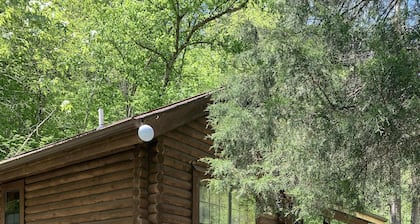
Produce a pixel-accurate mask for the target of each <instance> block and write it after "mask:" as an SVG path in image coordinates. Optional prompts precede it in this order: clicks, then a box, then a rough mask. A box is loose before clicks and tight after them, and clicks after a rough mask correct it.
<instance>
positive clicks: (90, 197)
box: [0, 94, 277, 224]
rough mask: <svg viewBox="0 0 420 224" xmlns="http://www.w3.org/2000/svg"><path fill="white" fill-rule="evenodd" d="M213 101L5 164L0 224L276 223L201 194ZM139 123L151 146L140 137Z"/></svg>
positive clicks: (151, 115) (177, 107)
mask: <svg viewBox="0 0 420 224" xmlns="http://www.w3.org/2000/svg"><path fill="white" fill-rule="evenodd" d="M209 102H210V94H202V95H198V96H195V97H192V98H189V99H186V100H183V101H180V102H178V103H175V104H172V105H168V106H165V107H162V108H159V109H156V110H153V111H149V112H147V113H144V114H141V115H138V116H134V117H131V118H128V119H125V120H121V121H118V122H116V123H113V124H110V125H107V126H104V127H103V128H100V129H98V130H92V131H89V132H86V133H82V134H79V135H77V136H74V137H71V138H68V139H64V140H62V141H59V142H56V143H53V144H50V145H47V146H45V147H42V148H39V149H34V150H31V151H29V152H26V153H23V154H20V155H18V156H15V157H13V158H10V159H6V160H3V161H0V191H1V193H0V213H1V215H0V224H23V223H25V224H52V223H54V224H64V223H66V224H67V223H85V224H112V223H115V224H117V223H118V224H121V223H133V224H146V223H153V224H154V223H168V224H169V223H185V224H188V223H211V222H213V223H214V222H216V221H214V220H217V222H219V223H230V221H226V220H228V219H229V220H232V222H234V223H235V222H236V223H261V224H263V223H266V224H271V223H277V221H276V218H274V217H271V216H260V217H255V216H253V215H252V212H250V211H248V210H246V209H247V208H245V210H243V209H242V208H240V207H239V206H236V207H235V206H234V205H232V203H233V202H232V201H233V199H232V197H231V196H227V194H226V195H225V196H223V195H222V196H217V197H216V196H214V195H212V193H211V192H209V190H206V189H204V190H203V189H202V188H203V184H200V183H202V182H201V181H200V178H201V177H203V169H202V167H200V165H198V164H199V163H196V161H197V159H199V158H202V157H207V156H212V152H211V151H210V146H211V145H212V141H211V140H209V139H208V138H207V136H208V135H209V134H210V133H211V130H210V129H209V128H208V126H207V121H206V119H205V117H206V107H207V105H208V103H209ZM142 124H147V125H150V126H151V127H152V128H153V131H154V138H153V140H152V141H150V142H146V141H142V140H140V139H139V136H138V128H139V127H140V126H141V125H142ZM200 188H201V189H200ZM216 199H217V201H216ZM200 206H201V207H200ZM241 209H242V210H241ZM233 210H234V211H233ZM249 214H251V215H249ZM233 219H235V220H233ZM212 220H213V221H212Z"/></svg>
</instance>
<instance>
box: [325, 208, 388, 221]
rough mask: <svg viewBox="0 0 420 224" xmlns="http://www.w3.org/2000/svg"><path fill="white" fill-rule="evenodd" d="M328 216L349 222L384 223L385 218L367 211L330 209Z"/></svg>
mask: <svg viewBox="0 0 420 224" xmlns="http://www.w3.org/2000/svg"><path fill="white" fill-rule="evenodd" d="M329 216H330V218H332V219H335V220H338V221H341V222H344V223H349V224H370V223H372V224H385V223H386V222H387V219H385V218H384V217H381V216H378V215H375V214H372V213H369V212H351V213H347V212H343V211H339V210H335V209H332V210H331V214H330V215H329Z"/></svg>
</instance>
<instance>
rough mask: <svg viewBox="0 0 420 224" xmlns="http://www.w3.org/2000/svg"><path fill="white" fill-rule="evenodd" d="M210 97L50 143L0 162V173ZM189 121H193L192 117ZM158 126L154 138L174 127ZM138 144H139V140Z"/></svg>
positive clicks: (156, 121) (179, 103)
mask: <svg viewBox="0 0 420 224" xmlns="http://www.w3.org/2000/svg"><path fill="white" fill-rule="evenodd" d="M211 95H212V92H208V93H203V94H200V95H197V96H194V97H191V98H187V99H185V100H182V101H178V102H176V103H173V104H169V105H167V106H163V107H160V108H157V109H155V110H151V111H148V112H145V113H143V114H140V115H137V116H133V117H131V118H126V119H123V120H120V121H117V122H115V123H112V124H110V125H107V126H105V127H104V128H101V129H99V130H91V131H87V132H84V133H81V134H78V135H75V136H73V137H70V138H66V139H64V140H60V141H57V142H54V143H50V144H48V145H46V146H43V147H40V148H37V149H34V150H31V151H28V152H25V153H22V154H19V155H17V156H14V157H12V158H9V159H6V160H3V161H0V172H2V171H3V170H5V169H10V168H13V167H17V166H19V165H22V164H25V163H29V162H32V161H34V160H36V159H39V158H43V157H45V156H49V155H52V154H55V153H59V152H62V151H65V150H68V149H70V148H74V147H78V146H81V145H84V144H88V143H91V142H94V141H97V140H99V139H104V138H107V137H109V136H112V135H114V134H115V133H118V132H126V131H130V130H135V129H137V128H138V127H139V126H140V125H141V123H153V124H155V125H156V124H157V123H158V122H165V121H166V122H168V119H162V120H158V119H156V117H159V115H160V114H164V113H168V112H170V111H173V110H176V109H178V108H181V107H185V106H186V105H188V104H190V103H193V102H196V101H201V100H204V101H205V102H209V101H210V100H209V98H210V96H211ZM189 119H193V117H191V118H189ZM180 125H182V123H180V124H179V126H180ZM152 126H153V125H152ZM160 126H162V128H160V130H159V131H158V132H157V133H156V136H155V137H158V136H159V135H161V134H163V133H165V132H166V131H169V130H170V129H173V128H175V127H176V126H174V125H172V126H171V125H160ZM139 143H141V140H140V139H139Z"/></svg>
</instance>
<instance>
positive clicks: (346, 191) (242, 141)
mask: <svg viewBox="0 0 420 224" xmlns="http://www.w3.org/2000/svg"><path fill="white" fill-rule="evenodd" d="M259 7H260V8H261V11H262V13H264V12H266V11H267V10H270V14H269V15H270V21H273V23H274V25H272V26H261V24H258V23H255V22H253V21H249V23H248V24H247V25H244V26H248V30H249V31H250V32H251V33H252V37H253V38H252V40H251V41H250V42H249V43H248V46H249V49H248V50H245V51H244V52H242V53H241V54H240V55H239V56H238V58H237V62H236V64H235V65H236V69H237V71H238V72H237V73H236V74H232V75H230V76H229V77H228V79H227V80H226V81H225V84H224V86H225V87H224V90H223V91H220V92H218V93H217V94H216V96H215V104H214V105H212V106H211V107H210V119H211V124H212V127H213V128H214V129H215V133H214V134H213V135H212V138H213V140H214V141H215V149H216V150H217V149H220V150H219V151H218V152H219V156H220V158H216V159H208V160H207V161H208V162H209V163H210V166H211V172H212V173H213V175H214V177H215V178H216V180H214V181H213V185H214V187H216V188H217V187H223V186H226V185H228V186H233V187H235V188H238V189H240V190H242V192H243V193H244V194H249V193H250V194H251V195H257V196H258V198H259V199H262V200H264V202H265V204H267V202H268V203H269V204H270V203H271V206H270V207H271V209H272V210H273V211H276V212H279V211H280V212H284V213H289V212H292V213H295V214H298V215H300V216H302V217H304V216H307V215H308V214H311V213H317V214H323V213H325V211H327V210H328V209H330V208H335V207H338V208H340V209H350V210H363V209H366V208H381V206H382V208H384V207H385V205H386V204H388V203H389V205H390V206H391V207H395V208H396V210H395V211H391V213H392V219H393V220H392V223H401V210H400V209H401V193H402V192H403V191H402V184H401V183H402V179H404V178H402V176H407V175H406V174H410V175H412V178H409V179H410V180H412V182H411V183H410V184H411V191H410V193H408V197H410V198H413V204H414V201H415V200H417V201H418V197H419V196H418V195H419V194H418V188H419V182H418V181H417V182H416V181H415V179H416V178H417V177H418V175H419V173H418V170H419V161H420V160H419V159H420V153H419V150H418V149H419V142H420V141H419V134H420V133H419V130H420V129H419V127H420V126H419V116H418V111H419V108H420V107H419V102H420V101H419V93H420V92H419V91H420V79H419V73H418V72H419V64H420V61H419V59H420V57H419V56H420V55H419V53H420V52H419V44H418V43H419V42H418V40H419V34H420V33H419V32H418V30H419V29H418V26H419V24H418V16H419V8H418V2H417V3H413V2H412V1H408V2H405V1H391V2H388V1H377V2H375V1H372V2H370V1H337V2H315V1H313V2H312V1H309V2H308V1H274V2H273V3H272V4H271V5H270V6H268V3H266V4H264V5H262V6H261V5H260V6H259ZM251 33H248V34H246V35H247V36H248V38H249V36H250V34H251ZM406 179H407V178H406ZM414 189H417V190H414ZM283 190H284V191H286V192H287V193H288V194H290V195H293V196H294V197H295V201H294V205H295V206H294V209H295V210H293V211H289V210H288V207H287V206H282V203H280V202H279V201H281V198H280V196H281V195H282V194H281V193H280V192H281V191H283ZM326 192H328V193H326ZM413 208H414V207H413ZM326 215H327V214H326ZM415 222H416V221H413V223H415Z"/></svg>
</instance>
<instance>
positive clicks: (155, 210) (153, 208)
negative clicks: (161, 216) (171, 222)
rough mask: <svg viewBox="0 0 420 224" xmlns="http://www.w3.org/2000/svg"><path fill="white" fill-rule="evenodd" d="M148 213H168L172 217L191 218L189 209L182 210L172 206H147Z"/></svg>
mask: <svg viewBox="0 0 420 224" xmlns="http://www.w3.org/2000/svg"><path fill="white" fill-rule="evenodd" d="M149 212H150V213H158V212H161V213H169V214H173V215H179V216H183V217H191V214H192V212H191V209H187V208H182V207H179V206H174V205H170V204H158V205H156V204H153V205H150V206H149Z"/></svg>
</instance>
